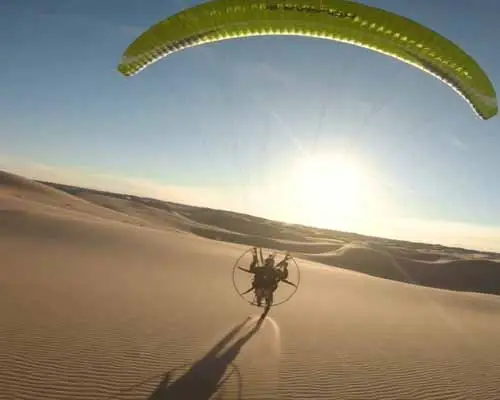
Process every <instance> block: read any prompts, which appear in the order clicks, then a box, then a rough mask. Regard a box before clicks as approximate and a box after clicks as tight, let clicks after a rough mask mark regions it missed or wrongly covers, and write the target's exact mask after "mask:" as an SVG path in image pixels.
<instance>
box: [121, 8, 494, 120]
mask: <svg viewBox="0 0 500 400" xmlns="http://www.w3.org/2000/svg"><path fill="white" fill-rule="evenodd" d="M262 35H295V36H311V37H319V38H324V39H330V40H335V41H339V42H345V43H350V44H353V45H356V46H361V47H365V48H368V49H371V50H374V51H377V52H380V53H383V54H386V55H388V56H391V57H395V58H397V59H399V60H401V61H403V62H405V63H407V64H410V65H412V66H414V67H417V68H420V69H421V70H423V71H425V72H427V73H429V74H431V75H433V76H435V77H437V78H439V79H440V80H442V81H443V82H445V83H446V84H447V85H449V86H450V87H451V88H453V89H454V90H455V91H456V92H457V93H458V94H459V95H461V96H462V97H463V98H464V99H465V100H466V101H467V102H468V103H469V104H470V106H471V107H472V109H473V110H474V111H475V112H476V114H477V115H478V116H479V117H480V118H482V119H489V118H491V117H493V116H495V115H496V114H497V113H498V104H497V97H496V93H495V89H494V87H493V85H492V83H491V81H490V79H489V78H488V76H487V75H486V73H485V72H484V71H483V70H482V69H481V67H480V66H479V65H478V63H477V62H476V61H475V60H474V59H473V58H472V57H470V56H469V55H468V54H466V53H465V52H464V51H463V50H462V49H461V48H460V47H458V46H457V45H456V44H454V43H453V42H451V41H450V40H448V39H446V38H444V37H443V36H441V35H440V34H438V33H436V32H434V31H433V30H431V29H429V28H426V27H425V26H422V25H420V24H418V23H416V22H414V21H411V20H409V19H407V18H404V17H402V16H399V15H396V14H393V13H391V12H388V11H384V10H381V9H378V8H375V7H370V6H367V5H363V4H359V3H356V2H354V1H351V0H286V1H284V0H281V1H280V0H212V1H208V2H206V3H203V4H200V5H198V6H194V7H191V8H189V9H186V10H184V11H181V12H180V13H178V14H175V15H173V16H170V17H168V18H166V19H164V20H162V21H160V22H159V23H157V24H155V25H153V26H152V27H151V28H149V29H148V30H146V31H145V32H144V33H143V34H142V35H140V36H139V37H138V38H137V39H136V40H135V41H134V42H133V43H132V44H131V45H130V46H129V47H128V49H127V50H126V51H125V53H124V55H123V58H122V60H121V63H120V64H119V66H118V70H119V71H120V72H121V73H122V74H124V75H125V76H132V75H135V74H137V73H138V72H139V71H141V70H143V69H144V68H146V67H147V66H149V65H151V64H152V63H154V62H156V61H158V60H160V59H161V58H164V57H166V56H168V55H170V54H172V53H174V52H177V51H180V50H183V49H185V48H188V47H193V46H197V45H202V44H204V43H211V42H216V41H222V40H227V39H232V38H238V37H249V36H262Z"/></svg>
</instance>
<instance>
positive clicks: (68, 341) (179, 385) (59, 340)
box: [0, 172, 500, 400]
mask: <svg viewBox="0 0 500 400" xmlns="http://www.w3.org/2000/svg"><path fill="white" fill-rule="evenodd" d="M254 245H255V246H262V247H265V248H269V249H278V250H289V251H291V252H292V253H293V255H294V257H295V259H296V260H297V262H298V263H299V266H300V271H301V284H300V287H299V290H298V291H297V292H296V294H295V296H294V297H292V299H291V300H290V301H289V302H287V303H284V304H282V305H280V306H277V307H275V308H272V309H271V311H270V312H269V314H268V315H267V316H264V317H263V318H260V317H261V311H262V309H259V308H257V307H252V306H250V305H249V304H248V303H245V302H244V301H243V300H242V299H241V298H240V297H239V296H238V294H237V293H236V292H235V291H234V289H233V286H232V281H231V274H232V268H233V264H234V262H235V260H236V259H237V258H238V257H239V256H240V254H241V253H242V252H243V251H245V250H246V249H248V247H249V246H254ZM498 258H499V257H498V255H496V254H491V253H479V252H475V251H471V250H465V249H447V248H444V247H442V246H435V245H434V246H431V245H427V244H421V243H407V242H397V241H391V240H387V239H381V238H369V237H363V236H360V235H355V234H350V233H343V232H333V231H326V230H320V229H315V228H309V227H303V226H297V225H289V224H282V223H278V222H273V221H268V220H264V219H260V218H256V217H251V216H245V215H242V214H235V213H228V212H222V211H215V210H208V209H202V208H195V207H189V206H183V205H178V204H173V203H167V202H161V201H157V200H154V199H141V198H138V197H134V196H127V195H121V194H110V193H103V192H97V191H91V190H87V189H80V188H75V187H69V186H62V185H55V184H48V183H41V182H34V181H32V180H29V179H26V178H22V177H19V176H15V175H12V174H8V173H3V172H0V316H1V317H0V321H1V323H0V399H6V400H7V399H8V400H12V399H37V400H38V399H54V400H56V399H61V400H62V399H72V400H75V399H102V400H105V399H155V400H161V399H197V400H202V399H207V400H208V399H210V398H213V399H262V400H272V399H301V400H302V399H331V400H334V399H335V400H337V399H362V400H368V399H395V400H405V399H408V400H410V399H411V400H419V399H421V400H424V399H425V400H429V399H431V400H437V399H474V400H482V399H488V400H490V399H491V400H495V399H499V398H500V334H499V332H500V297H499V296H498V295H499V294H500V264H499V262H498ZM278 290H280V289H278Z"/></svg>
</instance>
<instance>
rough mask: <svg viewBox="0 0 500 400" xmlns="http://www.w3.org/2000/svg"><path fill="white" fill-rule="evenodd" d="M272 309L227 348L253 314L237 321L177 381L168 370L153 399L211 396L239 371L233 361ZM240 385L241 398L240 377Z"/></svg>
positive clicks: (195, 399) (200, 399) (206, 398)
mask: <svg viewBox="0 0 500 400" xmlns="http://www.w3.org/2000/svg"><path fill="white" fill-rule="evenodd" d="M268 311H269V310H266V311H265V312H264V313H263V314H262V315H261V316H260V318H259V320H258V321H257V323H256V324H255V326H254V327H253V328H252V329H251V330H250V331H249V332H248V333H246V334H245V335H244V336H242V337H241V338H239V339H238V340H237V341H236V342H234V343H233V344H232V345H231V346H229V347H227V348H226V346H227V345H228V343H229V342H230V341H231V340H232V339H233V338H235V336H236V335H237V334H238V333H239V332H240V331H241V330H242V329H243V327H244V326H245V325H246V324H247V323H248V321H249V320H250V319H251V317H248V318H246V319H245V321H243V322H242V323H240V324H238V325H236V326H235V327H234V328H233V329H232V330H231V331H230V332H229V333H227V334H226V335H225V336H224V337H223V338H222V339H221V340H220V341H219V342H218V343H217V344H216V345H215V346H214V347H213V348H212V349H211V350H210V351H209V352H208V353H207V354H205V356H203V357H202V358H201V359H199V360H198V361H196V362H195V363H194V364H193V365H192V366H191V367H190V368H189V370H188V371H186V373H185V374H184V375H182V376H181V377H179V378H178V379H177V380H176V381H175V382H173V383H170V384H169V381H170V379H171V375H172V371H169V372H167V373H166V374H165V376H164V378H163V380H162V382H161V383H160V384H159V386H158V387H157V388H156V390H155V391H154V393H153V394H151V396H150V397H149V400H167V399H168V400H174V399H176V400H177V399H192V400H209V399H210V398H211V397H212V396H213V395H214V394H215V393H217V392H218V391H219V390H220V389H221V388H222V387H223V386H224V384H225V383H226V381H227V380H228V379H229V378H230V377H231V375H232V374H233V372H235V371H236V373H237V374H238V375H239V371H238V370H237V367H236V366H235V365H234V364H233V361H234V360H235V359H236V357H237V356H238V354H239V352H240V350H241V349H242V348H243V346H244V345H245V344H246V343H247V342H248V341H249V340H250V339H251V338H252V336H253V335H255V333H257V331H258V330H259V329H260V327H261V326H262V323H263V322H264V320H265V318H266V316H267V313H268ZM230 366H232V367H233V372H231V373H228V372H227V371H228V369H229V367H230ZM240 378H241V377H240ZM238 386H239V388H238V392H239V395H238V398H239V399H241V398H242V382H241V379H239V385H238Z"/></svg>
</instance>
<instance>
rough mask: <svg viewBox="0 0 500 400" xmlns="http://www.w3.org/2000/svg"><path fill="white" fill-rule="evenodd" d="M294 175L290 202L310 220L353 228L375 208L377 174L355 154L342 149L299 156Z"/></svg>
mask: <svg viewBox="0 0 500 400" xmlns="http://www.w3.org/2000/svg"><path fill="white" fill-rule="evenodd" d="M290 176H291V181H292V182H293V185H292V190H291V198H290V201H291V203H292V204H290V206H292V205H293V207H294V209H295V212H296V213H297V214H299V215H298V217H300V219H301V220H303V221H304V223H306V224H309V225H313V226H318V227H325V228H333V229H335V228H337V229H349V227H351V228H352V227H353V224H354V223H359V221H360V220H365V219H366V218H368V217H369V214H370V213H371V212H374V205H375V204H376V203H377V201H376V200H377V199H376V198H375V197H376V196H375V194H376V193H375V192H376V191H375V190H374V177H373V176H372V174H370V171H369V169H367V168H365V167H363V163H362V162H361V161H360V160H359V159H356V158H355V157H354V156H350V155H346V154H340V153H339V154H323V155H315V156H307V157H303V158H301V159H299V160H297V162H296V163H295V166H294V168H292V170H291V171H290Z"/></svg>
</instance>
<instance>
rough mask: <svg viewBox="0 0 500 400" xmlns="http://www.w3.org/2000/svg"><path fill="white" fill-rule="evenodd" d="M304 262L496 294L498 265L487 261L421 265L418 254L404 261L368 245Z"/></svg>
mask: <svg viewBox="0 0 500 400" xmlns="http://www.w3.org/2000/svg"><path fill="white" fill-rule="evenodd" d="M410 257H414V258H410ZM307 258H308V259H310V260H314V261H318V262H321V263H324V264H328V265H331V266H337V267H344V268H347V269H350V270H354V271H358V272H364V273H367V274H370V275H373V276H378V277H381V278H386V279H392V280H396V281H400V282H407V283H412V284H418V285H424V286H431V287H435V288H441V289H448V290H460V291H468V292H480V293H491V294H500V284H499V282H500V262H498V261H495V260H491V259H475V258H470V259H468V258H462V259H454V260H450V259H448V258H446V259H442V258H438V259H435V260H434V261H422V260H421V259H420V258H421V257H420V254H418V255H417V254H415V253H406V254H405V257H402V256H399V257H398V256H396V255H394V253H391V252H389V251H386V250H383V249H376V248H371V247H370V246H369V245H345V246H343V247H341V248H340V249H338V250H337V251H335V252H332V253H330V254H319V255H307ZM431 259H432V258H431Z"/></svg>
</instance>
